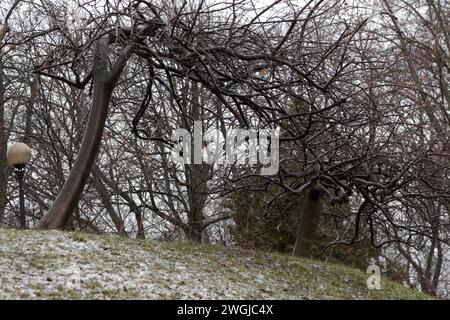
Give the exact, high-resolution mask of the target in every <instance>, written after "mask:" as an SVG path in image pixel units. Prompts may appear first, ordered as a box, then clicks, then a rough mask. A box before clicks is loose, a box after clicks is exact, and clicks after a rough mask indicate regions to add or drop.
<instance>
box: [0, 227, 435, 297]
mask: <svg viewBox="0 0 450 320" xmlns="http://www.w3.org/2000/svg"><path fill="white" fill-rule="evenodd" d="M74 266H75V267H76V268H77V270H79V275H80V279H81V280H80V282H79V283H78V286H77V287H75V288H72V287H68V286H67V282H66V279H67V275H68V274H70V272H69V273H68V271H67V268H69V267H70V268H73V267H74ZM367 276H368V275H367V274H365V273H364V272H362V271H359V270H356V269H352V268H349V267H346V266H343V265H338V264H327V263H324V262H321V261H313V260H308V259H300V258H294V257H291V256H287V255H281V254H269V253H263V252H255V251H249V250H243V249H239V248H225V247H222V246H219V245H196V244H194V243H191V242H158V241H143V240H134V239H129V238H124V237H115V236H99V235H93V234H84V233H79V232H58V231H36V230H27V231H20V230H11V229H0V282H1V283H2V286H1V287H0V298H1V299H12V298H18V299H60V298H63V299H182V298H190V299H220V298H224V299H432V297H430V296H428V295H426V294H423V293H420V292H418V291H415V290H412V289H410V288H406V287H404V286H403V285H401V284H398V283H395V282H392V281H390V280H389V279H387V278H386V277H383V276H382V289H381V290H369V289H367V286H366V279H367Z"/></svg>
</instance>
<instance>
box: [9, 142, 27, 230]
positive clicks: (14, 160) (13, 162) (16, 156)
mask: <svg viewBox="0 0 450 320" xmlns="http://www.w3.org/2000/svg"><path fill="white" fill-rule="evenodd" d="M6 157H7V160H8V164H9V165H10V166H13V167H14V171H15V172H16V178H17V180H18V181H19V205H20V227H21V228H26V220H25V199H24V191H23V177H24V175H25V166H26V165H27V164H28V163H29V162H30V160H31V149H30V147H28V146H27V145H26V144H25V143H21V142H17V143H14V144H13V145H12V146H11V147H10V148H9V149H8V153H7V155H6Z"/></svg>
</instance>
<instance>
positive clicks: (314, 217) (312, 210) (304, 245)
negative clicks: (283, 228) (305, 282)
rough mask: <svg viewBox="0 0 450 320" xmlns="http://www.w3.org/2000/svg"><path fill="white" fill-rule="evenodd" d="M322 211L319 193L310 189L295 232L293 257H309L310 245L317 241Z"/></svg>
mask: <svg viewBox="0 0 450 320" xmlns="http://www.w3.org/2000/svg"><path fill="white" fill-rule="evenodd" d="M321 211H322V200H321V193H320V191H319V190H316V189H314V188H312V189H311V190H310V191H309V192H308V194H307V195H306V198H305V204H304V206H303V210H302V213H301V215H300V219H301V220H300V225H299V229H298V232H297V240H296V242H295V246H294V250H293V253H292V254H293V255H294V256H299V257H307V258H309V257H311V247H312V244H313V243H314V242H315V241H316V239H317V229H318V227H319V220H320V213H321Z"/></svg>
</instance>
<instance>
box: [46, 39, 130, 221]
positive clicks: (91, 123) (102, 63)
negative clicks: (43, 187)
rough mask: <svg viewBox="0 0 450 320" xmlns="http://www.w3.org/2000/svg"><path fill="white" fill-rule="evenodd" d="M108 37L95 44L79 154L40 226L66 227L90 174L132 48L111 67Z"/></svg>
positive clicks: (123, 53) (125, 51) (128, 48)
mask: <svg viewBox="0 0 450 320" xmlns="http://www.w3.org/2000/svg"><path fill="white" fill-rule="evenodd" d="M109 41H110V37H109V35H104V36H103V37H101V38H100V39H99V40H98V41H97V45H96V48H95V58H94V98H93V103H92V108H91V111H90V114H89V119H88V124H87V127H86V131H85V133H84V136H83V141H82V142H81V146H80V150H79V151H78V155H77V158H76V160H75V162H74V165H73V167H72V170H71V171H70V174H69V177H68V178H67V180H66V182H65V183H64V186H63V187H62V190H61V191H60V193H59V194H58V197H57V198H56V200H55V202H54V203H53V205H52V207H51V208H50V210H49V211H48V212H47V213H46V214H45V216H44V217H43V218H42V219H41V221H39V223H38V225H37V228H45V229H63V228H64V227H65V226H66V225H67V223H68V221H69V219H70V217H71V216H72V213H73V210H74V209H75V207H76V206H77V204H78V201H79V200H80V197H81V194H82V192H83V189H84V186H85V184H86V181H87V179H88V177H89V173H90V170H91V167H92V165H93V163H94V161H95V158H96V156H97V153H98V150H99V147H100V142H101V139H102V134H103V129H104V128H105V121H106V117H107V114H108V105H109V101H110V99H111V95H112V91H113V89H114V86H115V84H116V82H117V80H118V78H119V76H120V74H121V72H122V70H123V67H124V66H125V63H126V60H127V58H128V56H129V53H130V51H131V47H127V48H126V50H124V52H122V54H121V56H120V57H119V58H118V60H117V62H116V64H115V66H114V67H113V69H112V70H111V71H108V56H107V53H108V45H109Z"/></svg>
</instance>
